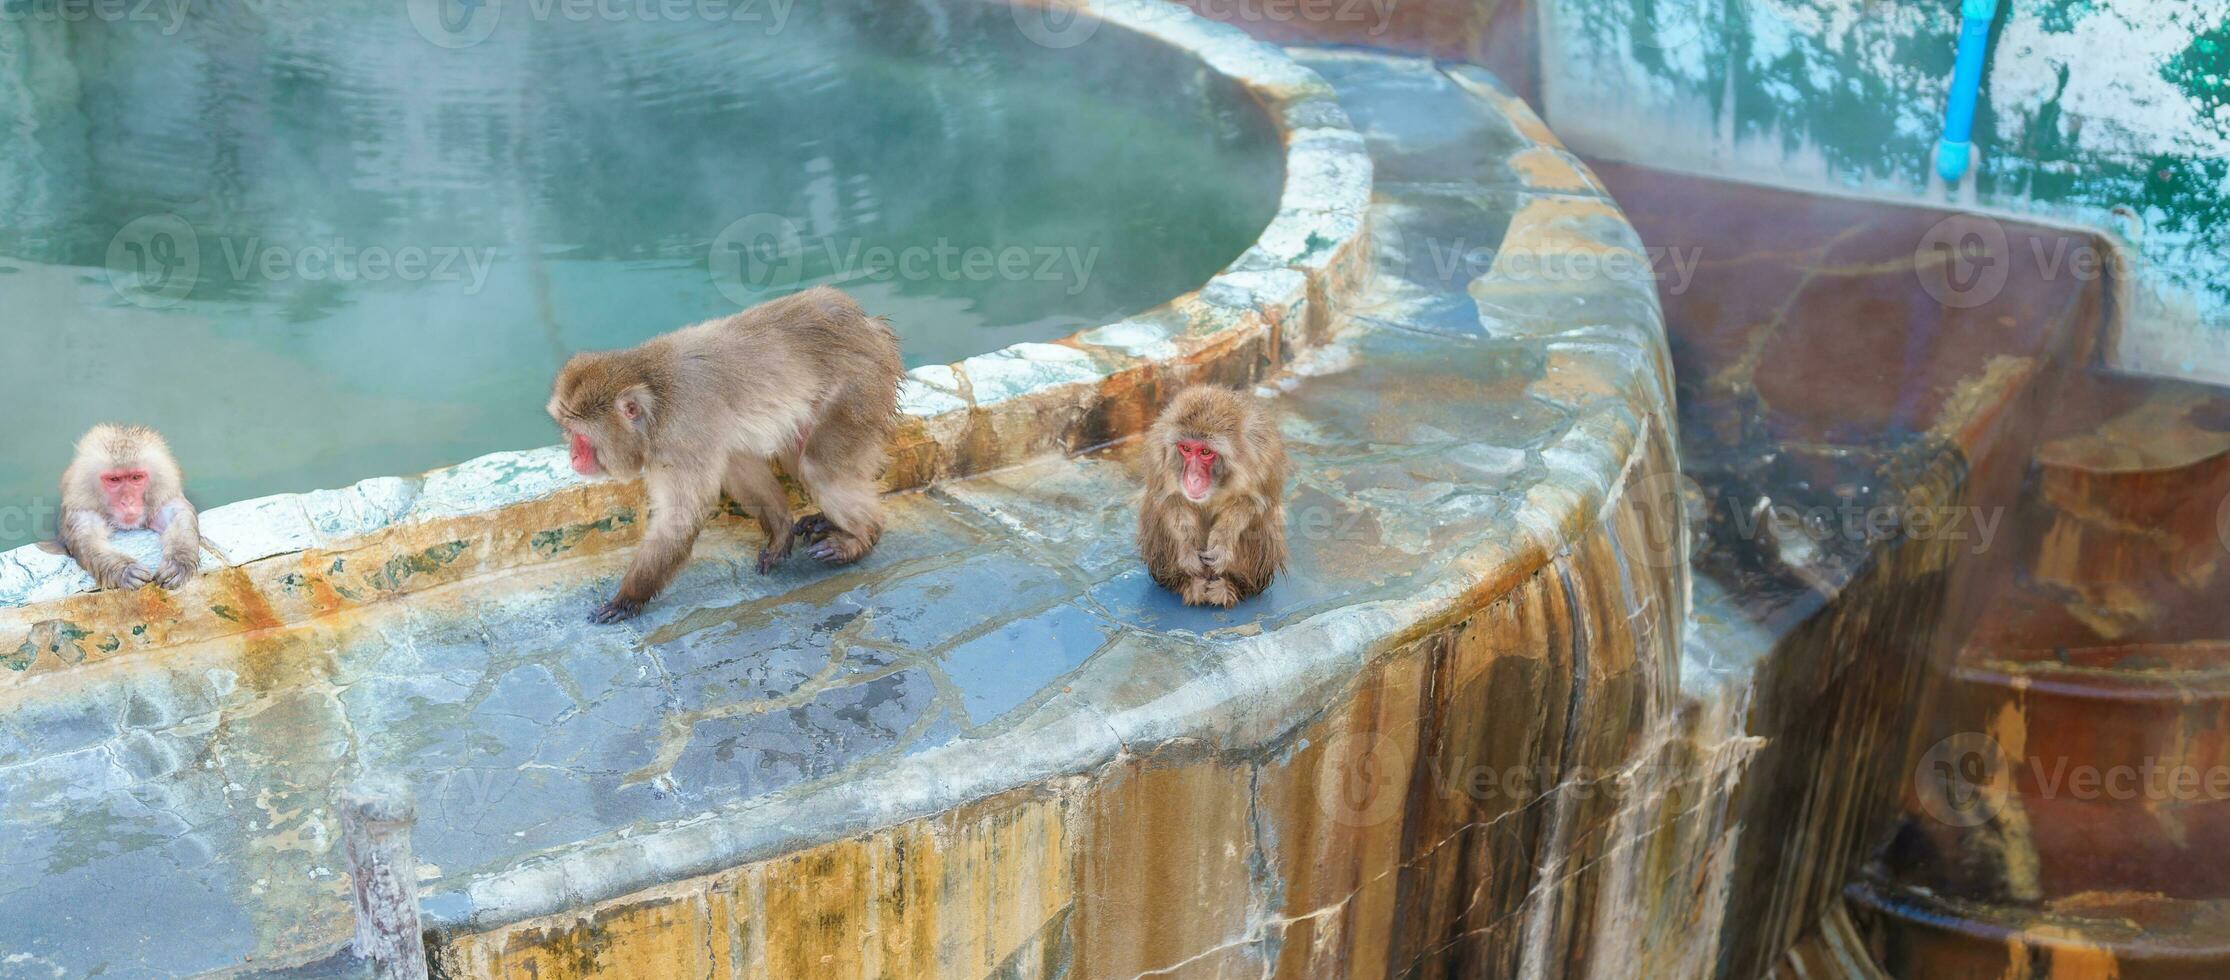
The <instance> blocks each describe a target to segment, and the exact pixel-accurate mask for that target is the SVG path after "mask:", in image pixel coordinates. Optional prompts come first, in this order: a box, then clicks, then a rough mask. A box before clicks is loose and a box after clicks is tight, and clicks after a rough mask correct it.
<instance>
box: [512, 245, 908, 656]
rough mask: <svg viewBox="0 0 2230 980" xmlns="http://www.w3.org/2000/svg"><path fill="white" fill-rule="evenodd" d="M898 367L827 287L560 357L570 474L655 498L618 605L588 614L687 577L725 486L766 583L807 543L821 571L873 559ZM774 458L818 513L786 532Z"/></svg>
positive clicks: (879, 332)
mask: <svg viewBox="0 0 2230 980" xmlns="http://www.w3.org/2000/svg"><path fill="white" fill-rule="evenodd" d="M903 370H904V368H903V365H902V364H901V363H900V361H899V356H898V337H897V336H896V335H895V334H893V333H891V330H890V327H889V325H887V324H885V323H884V322H883V321H882V320H880V319H877V318H873V317H869V316H868V315H867V314H865V313H863V312H861V311H860V308H859V304H857V303H854V302H853V301H852V298H851V297H849V296H846V295H844V294H843V293H841V292H838V291H836V290H834V289H829V288H826V287H822V288H817V289H810V290H807V291H805V292H802V293H798V294H796V295H793V296H787V297H784V298H782V299H778V300H774V301H772V302H768V303H762V304H760V305H758V306H754V307H752V308H751V309H748V310H745V311H743V312H741V313H738V314H735V315H733V316H730V317H727V318H725V319H720V320H708V321H706V322H704V323H700V324H697V325H695V326H690V327H684V328H682V329H680V330H676V331H674V332H673V333H669V334H666V335H664V336H661V337H653V338H651V339H650V340H649V341H648V342H646V343H644V344H643V345H642V346H640V347H636V348H632V349H629V350H620V351H603V352H597V353H585V354H578V355H575V356H574V357H573V359H572V360H570V361H568V362H566V365H565V368H564V370H562V371H560V372H559V373H558V377H557V384H556V385H555V387H554V390H553V391H552V393H551V396H550V404H549V412H550V417H551V418H554V419H556V420H557V423H558V425H559V426H561V427H563V428H564V429H565V436H566V441H567V442H568V443H569V444H570V446H571V449H572V454H573V469H574V470H575V471H576V472H579V473H581V474H582V475H584V476H597V475H601V474H607V473H608V474H611V475H615V476H619V477H623V478H625V477H633V476H636V475H638V474H640V475H641V476H642V478H643V484H644V486H645V488H646V490H647V491H648V493H649V496H650V526H649V527H648V528H647V529H646V530H645V532H644V534H643V543H642V546H641V547H640V548H639V549H638V550H637V551H636V552H635V560H634V564H633V565H631V566H630V567H629V568H628V570H627V577H626V579H625V580H623V581H622V582H621V583H620V588H619V595H618V596H616V597H614V598H613V599H612V600H611V601H610V602H607V603H605V604H604V605H602V606H601V607H598V608H597V610H596V611H595V613H594V614H593V615H591V616H590V617H589V619H590V620H591V621H593V622H598V623H613V622H618V621H620V620H623V619H628V618H630V617H632V616H634V615H635V614H636V613H638V612H641V611H642V608H643V604H644V603H646V602H649V601H650V599H651V597H652V596H655V595H657V594H658V592H659V590H660V589H663V588H665V587H666V584H667V583H668V582H670V581H672V580H673V578H674V575H675V574H676V573H677V572H679V571H680V570H681V566H682V563H683V562H684V561H685V560H687V559H688V557H689V551H690V548H691V547H692V546H693V545H695V543H696V540H697V534H698V532H699V531H701V530H703V528H704V525H705V521H706V520H707V518H709V517H710V516H711V511H712V509H713V506H714V505H715V504H716V503H717V502H718V501H719V498H720V494H721V491H723V490H725V491H726V492H727V494H728V496H729V498H730V499H732V500H734V501H735V502H736V503H737V504H739V505H741V506H742V507H743V508H744V509H745V510H746V511H749V512H750V514H751V516H752V517H754V518H756V519H757V520H758V522H759V529H760V530H761V531H763V532H765V533H766V539H767V540H766V546H765V547H763V548H761V549H760V551H759V571H760V572H761V573H762V574H764V573H765V572H768V571H770V570H772V569H773V567H774V565H775V563H776V562H779V561H781V560H782V559H783V558H786V557H788V556H789V554H790V550H791V547H792V545H793V543H794V541H795V539H796V538H797V537H798V536H800V535H802V536H804V537H805V538H806V540H807V541H808V542H812V543H813V548H812V551H811V554H812V555H813V557H815V558H819V559H821V560H823V561H828V562H833V563H839V564H841V563H845V562H852V561H857V560H859V559H860V557H861V556H863V555H865V554H867V552H868V550H869V549H872V548H873V547H875V541H876V539H877V538H879V537H881V536H882V533H883V505H882V497H881V496H880V494H879V493H878V492H877V488H876V485H875V481H876V480H877V479H878V478H879V477H881V475H882V472H883V466H884V464H885V463H886V462H887V458H888V453H889V448H888V444H889V441H890V436H891V433H892V431H893V430H894V429H896V427H897V425H898V382H899V379H900V376H901V374H902V372H903ZM776 461H780V462H781V464H782V468H783V470H785V471H786V472H788V473H789V474H790V475H791V476H792V477H794V478H796V479H797V481H798V482H799V483H800V484H802V485H803V486H804V487H805V490H806V492H807V493H808V494H810V495H811V496H812V498H813V500H814V502H815V503H817V504H819V505H820V508H821V511H820V513H819V514H817V515H813V516H810V517H806V518H804V519H802V520H799V521H798V522H797V523H796V524H795V525H792V524H791V522H790V500H789V497H788V495H787V494H785V493H784V491H783V489H782V485H781V484H780V483H778V482H777V481H776V479H775V475H774V468H773V465H772V464H773V463H774V462H776Z"/></svg>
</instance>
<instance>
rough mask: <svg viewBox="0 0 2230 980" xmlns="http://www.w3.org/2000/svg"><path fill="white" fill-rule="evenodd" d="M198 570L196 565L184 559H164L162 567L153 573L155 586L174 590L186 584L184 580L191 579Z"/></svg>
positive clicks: (198, 567)
mask: <svg viewBox="0 0 2230 980" xmlns="http://www.w3.org/2000/svg"><path fill="white" fill-rule="evenodd" d="M199 570H200V566H199V565H198V564H196V563H195V562H191V561H187V560H186V559H184V558H168V559H164V561H163V567H161V568H159V569H156V571H155V584H157V585H160V586H162V587H163V588H166V589H175V588H178V587H179V586H181V585H184V584H186V580H187V579H190V578H193V577H194V572H196V571H199Z"/></svg>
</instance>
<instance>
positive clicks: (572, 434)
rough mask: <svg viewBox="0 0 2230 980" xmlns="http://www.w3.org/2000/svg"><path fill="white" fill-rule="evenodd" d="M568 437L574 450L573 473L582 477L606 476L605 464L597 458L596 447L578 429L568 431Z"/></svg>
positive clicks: (566, 433) (566, 432)
mask: <svg viewBox="0 0 2230 980" xmlns="http://www.w3.org/2000/svg"><path fill="white" fill-rule="evenodd" d="M565 435H566V437H567V438H568V439H569V440H570V441H571V444H572V449H573V472H575V473H579V474H581V475H582V476H602V475H604V464H603V463H602V462H601V461H599V460H598V459H597V458H596V445H595V444H594V443H592V442H590V441H589V439H588V437H587V436H585V435H582V434H581V432H580V430H578V429H567V430H566V431H565Z"/></svg>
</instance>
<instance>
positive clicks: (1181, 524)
mask: <svg viewBox="0 0 2230 980" xmlns="http://www.w3.org/2000/svg"><path fill="white" fill-rule="evenodd" d="M1140 452H1141V456H1142V461H1143V465H1144V467H1145V471H1146V491H1145V495H1144V497H1143V498H1141V500H1140V502H1139V507H1138V551H1139V553H1140V554H1141V555H1143V556H1144V557H1145V559H1146V568H1147V570H1148V571H1150V572H1152V573H1153V575H1154V581H1155V582H1157V583H1159V584H1160V585H1161V587H1162V588H1165V589H1168V590H1169V591H1171V592H1175V593H1177V595H1178V597H1179V598H1182V599H1183V600H1184V601H1185V604H1186V605H1188V606H1223V607H1225V608H1229V607H1231V606H1232V605H1234V604H1236V603H1237V602H1238V601H1239V600H1241V599H1245V598H1247V597H1249V596H1252V595H1254V594H1256V593H1258V592H1261V591H1262V590H1263V589H1264V588H1266V587H1268V586H1269V584H1270V578H1271V576H1273V575H1275V574H1277V573H1278V571H1279V570H1280V569H1282V568H1284V567H1285V465H1286V464H1285V443H1284V440H1282V439H1280V438H1279V437H1278V429H1277V425H1276V424H1275V423H1274V422H1272V421H1271V419H1270V417H1269V413H1268V412H1267V411H1266V410H1265V409H1264V408H1263V407H1262V405H1261V403H1260V402H1258V401H1256V400H1255V399H1254V398H1253V397H1252V396H1250V395H1244V394H1240V393H1239V392H1235V391H1227V390H1224V389H1222V388H1211V387H1208V386H1205V385H1194V386H1192V387H1190V388H1186V389H1185V390H1183V391H1181V392H1178V393H1177V397H1176V398H1175V399H1174V400H1172V401H1171V402H1170V403H1169V407H1168V408H1166V409H1163V410H1162V413H1161V417H1160V418H1158V419H1156V420H1154V424H1153V426H1152V427H1151V428H1149V429H1147V430H1146V445H1145V446H1144V448H1143V449H1142V450H1141V451H1140Z"/></svg>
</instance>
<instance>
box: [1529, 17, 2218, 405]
mask: <svg viewBox="0 0 2230 980" xmlns="http://www.w3.org/2000/svg"><path fill="white" fill-rule="evenodd" d="M1547 21H1548V23H1549V27H1548V29H1547V34H1548V37H1547V40H1546V45H1545V49H1544V57H1543V71H1544V73H1545V76H1546V79H1545V84H1544V87H1545V89H1546V102H1547V103H1548V116H1549V121H1550V123H1551V124H1552V125H1553V126H1554V127H1555V128H1556V129H1557V131H1558V133H1559V134H1560V135H1562V136H1563V137H1565V139H1566V140H1567V142H1569V143H1570V144H1571V145H1572V146H1573V148H1574V149H1576V150H1578V151H1580V152H1581V153H1583V154H1590V155H1595V156H1600V157H1605V158H1609V159H1616V160H1622V161H1631V162H1636V163H1647V164H1650V165H1653V166H1670V167H1673V168H1676V169H1682V170H1692V171H1697V172H1703V173H1710V174H1714V175H1718V176H1730V177H1736V178H1741V179H1756V180H1765V181H1769V182H1775V183H1797V184H1809V185H1821V184H1826V185H1831V186H1836V187H1840V188H1843V189H1854V190H1859V191H1861V192H1863V193H1867V194H1869V195H1875V196H1899V197H1902V196H1912V197H1923V198H1928V199H1934V200H1947V201H1952V202H1954V203H1956V204H1960V205H1963V206H1975V207H1982V208H1989V209H2002V210H2009V211H2018V212H2030V213H2037V214H2042V215H2047V216H2051V217H2055V218H2060V219H2063V220H2072V221H2077V222H2081V223H2084V224H2091V225H2097V226H2101V227H2104V228H2106V229H2108V230H2110V231H2112V232H2114V233H2115V234H2117V235H2118V236H2120V238H2121V240H2122V241H2123V243H2124V244H2126V245H2127V246H2129V247H2130V249H2131V251H2132V252H2133V254H2134V256H2135V258H2136V261H2137V268H2136V269H2134V270H2133V272H2134V275H2133V276H2131V277H2130V278H2131V279H2132V281H2133V282H2134V283H2135V285H2136V286H2137V288H2138V295H2137V296H2136V297H2135V298H2136V300H2137V304H2136V306H2135V307H2134V308H2132V309H2131V310H2129V311H2127V312H2128V315H2129V323H2128V325H2127V327H2126V328H2125V332H2124V334H2123V336H2122V337H2121V339H2120V344H2119V349H2118V351H2117V352H2116V353H2117V354H2118V357H2119V360H2120V362H2121V363H2123V364H2124V365H2125V366H2128V367H2131V368H2134V369H2139V370H2149V371H2159V372H2166V373H2174V374H2181V375H2187V376H2192V377H2200V378H2208V379H2214V380H2230V193H2226V189H2230V8H2225V7H2223V6H2221V5H2202V4H2189V3H2175V2H2168V0H2146V2H2136V3H2120V4H2113V5H2107V4H2099V3H2094V2H2089V0H2044V2H2033V3H2032V2H2025V3H2019V4H2007V5H2006V6H2005V7H2004V8H2003V9H2002V10H2001V12H2000V14H1999V16H1998V18H1997V20H1996V21H1995V22H1994V23H1993V25H1992V28H1991V60H1990V66H1989V71H1988V74H1987V75H1986V77H1985V78H1984V81H1983V89H1982V104H1981V105H1980V106H1979V107H1978V113H1977V119H1976V135H1975V145H1976V146H1977V147H1978V148H1979V150H1980V152H1981V158H1980V160H1979V161H1978V164H1977V166H1976V167H1975V169H1974V171H1973V173H1972V176H1971V177H1970V179H1969V184H1968V185H1967V186H1965V187H1961V188H1956V189H1946V188H1944V187H1943V186H1942V184H1941V182H1940V181H1938V180H1935V179H1934V177H1933V160H1934V152H1935V143H1936V140H1937V138H1938V136H1939V135H1940V134H1941V130H1942V127H1943V109H1944V99H1945V93H1946V91H1947V89H1948V87H1949V84H1950V78H1951V69H1952V60H1953V47H1954V44H1955V41H1956V37H1957V34H1958V30H1959V20H1958V12H1957V9H1956V5H1954V4H1950V3H1931V4H1921V3H1913V2H1910V0H1898V2H1873V3H1868V2H1861V0H1550V2H1549V5H1548V17H1547ZM2069 270H2070V271H2069V272H2068V274H2071V275H2082V274H2095V272H2091V273H2086V272H2085V271H2084V269H2083V268H2080V267H2077V266H2072V265H2071V266H2069Z"/></svg>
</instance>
